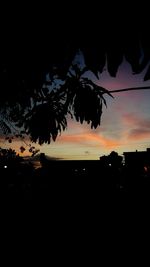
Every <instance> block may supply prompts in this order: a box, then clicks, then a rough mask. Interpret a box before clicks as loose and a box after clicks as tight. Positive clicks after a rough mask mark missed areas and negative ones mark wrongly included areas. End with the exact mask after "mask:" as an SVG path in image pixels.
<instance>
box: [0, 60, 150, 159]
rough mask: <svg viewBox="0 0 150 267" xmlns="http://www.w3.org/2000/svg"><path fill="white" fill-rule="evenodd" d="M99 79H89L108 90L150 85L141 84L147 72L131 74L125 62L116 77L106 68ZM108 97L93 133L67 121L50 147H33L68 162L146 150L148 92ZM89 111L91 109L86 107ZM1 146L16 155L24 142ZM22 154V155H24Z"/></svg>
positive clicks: (149, 142)
mask: <svg viewBox="0 0 150 267" xmlns="http://www.w3.org/2000/svg"><path fill="white" fill-rule="evenodd" d="M104 69H105V70H104V72H103V73H102V74H100V76H99V80H98V79H97V78H96V77H95V76H94V75H92V74H91V73H89V74H88V75H89V77H90V78H92V80H93V81H94V82H95V83H97V84H98V85H100V86H103V87H105V88H106V89H108V90H113V89H121V88H127V87H139V86H150V81H145V82H143V77H144V74H145V72H146V69H147V68H145V70H144V71H143V72H142V73H140V74H137V75H133V74H132V70H131V66H130V65H129V64H128V63H127V62H126V61H125V60H124V61H123V63H122V64H121V65H120V67H119V69H118V72H117V76H116V78H112V77H110V75H109V73H108V72H107V68H104ZM113 96H114V99H113V98H111V97H109V96H107V97H106V101H107V108H106V107H105V106H104V107H103V113H102V117H101V125H100V127H98V128H97V129H96V130H93V129H90V126H89V125H88V124H86V123H84V124H82V125H81V124H80V123H77V122H76V121H73V120H71V119H70V118H68V127H67V130H65V131H64V132H62V133H61V136H58V137H57V139H56V141H55V142H52V143H51V144H50V145H46V144H45V145H42V146H39V145H36V147H37V148H39V149H40V152H41V153H45V154H46V155H48V156H49V157H56V158H59V159H67V160H72V159H73V160H96V159H99V157H100V156H102V155H108V154H110V152H111V151H116V152H118V154H119V155H122V154H123V152H126V151H135V150H139V151H141V150H146V148H147V147H150V90H139V91H127V92H120V93H114V94H113ZM89 108H90V107H89ZM0 145H1V146H3V147H12V148H14V149H15V150H16V151H18V152H19V147H20V145H23V146H24V144H23V143H20V142H17V141H14V142H13V143H12V144H11V145H10V144H8V142H6V141H4V140H3V141H1V144H0ZM27 154H28V153H27V151H25V152H24V156H25V155H27Z"/></svg>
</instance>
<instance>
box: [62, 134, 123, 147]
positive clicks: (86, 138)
mask: <svg viewBox="0 0 150 267" xmlns="http://www.w3.org/2000/svg"><path fill="white" fill-rule="evenodd" d="M59 142H64V143H74V144H82V145H83V144H84V145H85V146H87V145H88V146H89V145H90V146H100V145H103V146H104V147H105V148H115V147H117V146H118V145H119V142H118V141H115V140H112V139H109V138H105V137H104V136H102V135H98V134H94V133H93V134H92V133H81V134H75V135H74V134H72V135H63V136H62V137H61V138H60V139H59Z"/></svg>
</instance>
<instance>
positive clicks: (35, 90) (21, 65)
mask: <svg viewBox="0 0 150 267" xmlns="http://www.w3.org/2000/svg"><path fill="white" fill-rule="evenodd" d="M16 36H17V35H16ZM16 36H14V39H13V42H12V44H10V42H7V39H6V43H5V41H4V42H3V44H2V49H1V50H0V56H1V61H0V88H1V92H2V93H1V98H0V129H1V131H2V132H3V133H4V134H5V135H10V134H11V135H15V136H16V135H20V134H21V137H22V136H23V135H29V136H30V137H31V140H32V141H33V142H38V143H39V144H43V143H50V142H51V140H53V141H55V140H56V138H57V136H58V134H60V133H61V132H62V131H63V130H65V129H66V128H67V118H68V115H69V114H70V116H71V117H72V118H74V119H75V120H77V121H79V122H80V123H83V122H87V123H88V124H89V125H90V127H91V128H96V127H98V126H99V125H100V120H101V115H102V109H103V105H106V101H105V98H104V94H108V95H111V94H110V92H109V91H107V90H106V89H105V88H102V87H99V86H97V85H96V84H94V83H93V82H92V81H91V80H89V79H88V78H86V77H85V76H84V71H85V70H86V71H87V70H91V71H92V72H93V73H94V74H95V75H96V76H97V78H99V77H100V74H101V73H102V72H103V70H104V66H105V65H106V62H107V68H108V71H109V73H110V75H111V76H113V77H115V76H116V73H117V70H118V67H119V66H120V64H121V62H122V60H123V58H124V57H125V58H126V60H127V61H128V62H129V63H130V65H131V67H132V70H133V73H135V74H136V73H140V72H141V71H143V69H144V68H145V66H146V65H147V64H148V62H150V49H149V47H150V40H149V38H148V36H147V32H145V33H144V32H141V31H140V30H139V31H137V30H134V31H133V30H130V29H128V31H123V30H122V31H121V32H119V33H118V32H117V31H114V33H113V38H112V35H111V34H110V30H109V29H107V30H106V29H105V31H101V33H100V38H97V39H96V40H94V38H92V37H91V36H90V35H89V34H83V37H82V38H77V36H76V35H73V36H74V37H73V36H71V38H68V35H64V36H63V35H62V36H60V35H58V34H56V35H55V36H53V35H52V34H51V36H53V38H50V39H46V41H44V39H43V36H44V33H42V35H40V34H39V32H38V33H37V34H35V35H34V38H33V37H32V36H30V37H29V36H28V35H26V32H25V31H23V30H22V34H21V33H20V35H19V36H20V40H19V45H18V39H17V37H16ZM4 40H5V38H4ZM29 40H30V42H29ZM78 49H80V50H81V52H82V53H83V56H84V60H85V65H86V69H84V70H81V69H80V68H78V67H77V65H73V66H72V68H71V69H70V66H71V64H72V62H73V59H74V57H75V55H76V53H77V51H78ZM47 76H48V77H49V78H48V79H47ZM148 79H150V68H148V69H147V72H146V74H145V77H144V80H148ZM56 80H60V81H61V83H60V86H58V84H56V83H55V81H56ZM18 132H19V134H18ZM8 140H9V142H11V140H12V139H11V138H9V139H8Z"/></svg>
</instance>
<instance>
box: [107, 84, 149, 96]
mask: <svg viewBox="0 0 150 267" xmlns="http://www.w3.org/2000/svg"><path fill="white" fill-rule="evenodd" d="M133 90H150V86H142V87H131V88H123V89H117V90H109V92H110V93H111V94H112V93H118V92H125V91H133Z"/></svg>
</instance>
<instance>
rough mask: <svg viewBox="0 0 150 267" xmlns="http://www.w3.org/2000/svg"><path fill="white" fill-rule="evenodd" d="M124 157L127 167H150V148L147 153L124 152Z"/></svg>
mask: <svg viewBox="0 0 150 267" xmlns="http://www.w3.org/2000/svg"><path fill="white" fill-rule="evenodd" d="M123 155H124V158H125V166H126V167H129V168H136V169H141V168H142V169H143V168H144V167H148V166H150V148H147V150H146V151H137V150H136V151H135V152H124V153H123Z"/></svg>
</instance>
